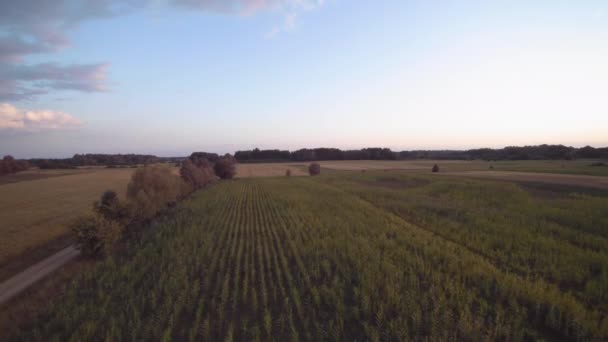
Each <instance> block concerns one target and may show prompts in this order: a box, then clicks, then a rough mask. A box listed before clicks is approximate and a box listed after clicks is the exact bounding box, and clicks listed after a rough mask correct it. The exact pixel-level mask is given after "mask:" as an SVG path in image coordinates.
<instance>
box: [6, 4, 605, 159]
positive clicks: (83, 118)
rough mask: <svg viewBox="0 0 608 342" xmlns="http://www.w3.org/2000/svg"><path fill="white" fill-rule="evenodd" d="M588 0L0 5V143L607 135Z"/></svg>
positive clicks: (502, 142) (329, 142)
mask: <svg viewBox="0 0 608 342" xmlns="http://www.w3.org/2000/svg"><path fill="white" fill-rule="evenodd" d="M606 61H608V3H606V2H605V1H589V0H588V1H565V0H564V1H548V0H544V1H543V0H541V1H534V2H531V1H522V0H514V1H501V2H499V1H492V2H489V1H433V2H430V1H422V0H420V1H396V0H395V1H356V2H354V1H347V0H232V1H219V0H122V1H118V0H106V1H93V0H90V1H71V0H57V1H53V2H52V1H37V0H21V1H17V0H12V1H11V0H9V1H4V2H2V3H0V155H4V154H12V155H14V156H16V157H63V156H71V155H73V154H74V153H151V154H156V155H165V156H167V155H186V154H189V153H190V152H191V151H193V150H208V151H214V152H233V151H235V150H238V149H250V148H254V147H259V148H283V149H297V148H301V147H321V146H326V147H338V148H360V147H366V146H382V147H390V148H392V149H395V150H402V149H464V148H475V147H503V146H506V145H529V144H542V143H555V144H566V145H573V146H584V145H592V146H606V145H608V101H607V99H608V96H607V95H606V90H607V89H608V63H606Z"/></svg>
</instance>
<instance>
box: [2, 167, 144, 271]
mask: <svg viewBox="0 0 608 342" xmlns="http://www.w3.org/2000/svg"><path fill="white" fill-rule="evenodd" d="M131 173H132V169H81V170H44V171H38V170H32V171H26V172H23V173H19V174H15V175H10V176H7V177H11V182H10V183H9V182H7V183H5V184H0V222H2V224H1V225H0V236H1V237H2V238H1V239H0V265H5V264H6V263H8V262H10V261H11V259H15V258H16V257H18V256H19V255H21V254H22V253H25V252H26V251H29V250H33V249H37V248H40V247H41V246H43V245H44V244H46V243H48V242H49V241H51V240H54V239H57V238H60V237H62V236H64V235H65V234H66V233H67V230H68V229H67V224H68V223H69V222H70V221H71V220H73V219H74V218H75V217H78V216H79V215H81V214H83V213H85V212H87V211H89V210H90V208H91V203H92V202H93V201H94V200H96V199H98V198H99V195H100V194H101V192H102V191H104V190H107V189H114V190H116V191H118V192H119V193H123V194H124V192H125V191H126V186H127V183H128V181H129V178H130V177H131Z"/></svg>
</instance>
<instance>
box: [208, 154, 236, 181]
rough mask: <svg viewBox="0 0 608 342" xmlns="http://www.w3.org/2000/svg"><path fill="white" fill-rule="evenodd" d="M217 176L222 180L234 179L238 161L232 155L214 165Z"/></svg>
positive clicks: (227, 155)
mask: <svg viewBox="0 0 608 342" xmlns="http://www.w3.org/2000/svg"><path fill="white" fill-rule="evenodd" d="M213 170H214V171H215V175H216V176H218V177H220V178H221V179H232V178H234V176H235V175H236V159H234V157H233V156H231V155H230V154H226V155H225V156H224V157H222V158H220V159H219V160H218V161H216V162H215V164H214V165H213Z"/></svg>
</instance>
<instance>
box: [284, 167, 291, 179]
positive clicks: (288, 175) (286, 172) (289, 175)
mask: <svg viewBox="0 0 608 342" xmlns="http://www.w3.org/2000/svg"><path fill="white" fill-rule="evenodd" d="M285 176H287V177H291V169H287V170H285Z"/></svg>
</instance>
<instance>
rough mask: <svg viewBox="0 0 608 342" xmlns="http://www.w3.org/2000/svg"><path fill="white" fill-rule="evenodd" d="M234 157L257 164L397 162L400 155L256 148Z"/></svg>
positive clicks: (383, 151) (382, 150)
mask: <svg viewBox="0 0 608 342" xmlns="http://www.w3.org/2000/svg"><path fill="white" fill-rule="evenodd" d="M234 157H235V158H236V160H237V161H238V162H239V163H256V162H270V161H276V162H282V161H284V162H287V161H313V160H395V159H397V157H398V154H397V153H395V152H393V151H391V150H390V149H388V148H364V149H361V150H345V151H343V150H340V149H337V148H314V149H309V148H303V149H299V150H297V151H293V152H290V151H286V150H260V149H257V148H256V149H254V150H250V151H237V152H236V153H235V154H234Z"/></svg>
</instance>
